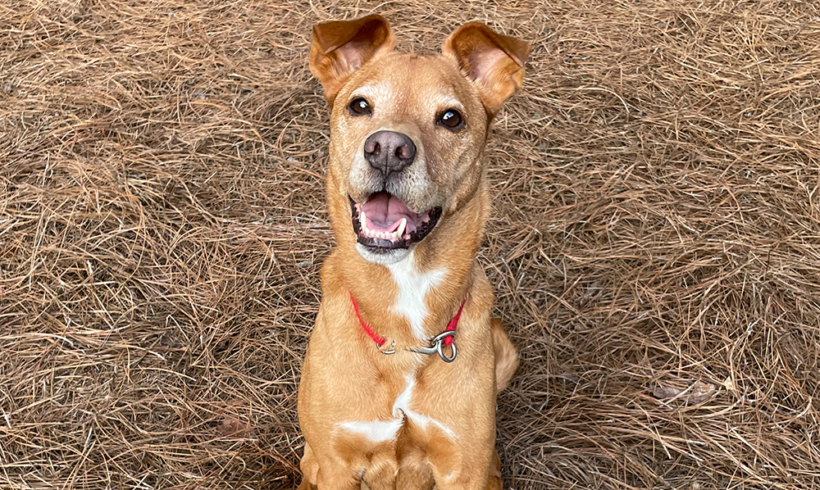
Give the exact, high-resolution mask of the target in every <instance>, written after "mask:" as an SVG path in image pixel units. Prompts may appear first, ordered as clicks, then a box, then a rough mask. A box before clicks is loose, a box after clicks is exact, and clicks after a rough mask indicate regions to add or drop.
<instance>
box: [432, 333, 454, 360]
mask: <svg viewBox="0 0 820 490" xmlns="http://www.w3.org/2000/svg"><path fill="white" fill-rule="evenodd" d="M450 348H452V349H453V355H451V356H450V357H447V355H445V354H444V338H441V339H438V341H437V342H436V352H438V356H439V357H440V358H441V360H442V361H444V362H447V363H450V362H453V361H455V360H456V356H457V355H458V350H456V339H453V343H452V344H450Z"/></svg>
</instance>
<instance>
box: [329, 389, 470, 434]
mask: <svg viewBox="0 0 820 490" xmlns="http://www.w3.org/2000/svg"><path fill="white" fill-rule="evenodd" d="M415 386H416V380H415V379H414V378H413V375H412V374H411V375H409V376H407V385H406V387H405V388H404V391H402V392H401V393H400V394H399V396H397V397H396V401H395V402H393V410H392V415H393V419H392V420H388V421H381V420H374V421H370V422H342V423H341V424H339V427H340V428H341V429H344V430H346V431H349V432H356V433H359V434H363V435H364V436H365V437H367V438H368V439H370V440H371V441H373V442H384V441H389V440H391V439H394V438H395V437H396V434H398V432H399V429H401V427H402V425H404V421H405V419H407V420H409V421H411V422H412V423H414V424H415V425H417V426H418V427H420V428H422V429H426V428H427V427H428V426H430V425H433V426H435V427H438V428H439V429H440V430H441V431H442V432H444V433H445V434H447V436H448V437H450V438H451V439H455V436H456V435H455V433H454V432H453V430H452V429H450V428H449V427H447V426H446V425H444V424H442V423H441V422H439V421H438V420H435V419H433V418H430V417H428V416H426V415H422V414H420V413H416V412H414V411H413V410H412V409H411V408H410V401H411V398H412V396H413V388H414V387H415Z"/></svg>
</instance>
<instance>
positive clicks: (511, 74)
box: [298, 16, 526, 490]
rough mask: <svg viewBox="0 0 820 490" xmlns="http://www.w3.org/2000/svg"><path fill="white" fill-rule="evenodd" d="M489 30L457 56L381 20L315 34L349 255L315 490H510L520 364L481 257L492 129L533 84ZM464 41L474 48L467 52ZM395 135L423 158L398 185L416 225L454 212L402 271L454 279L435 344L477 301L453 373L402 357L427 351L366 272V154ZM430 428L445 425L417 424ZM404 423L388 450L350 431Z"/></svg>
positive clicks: (343, 243) (337, 259) (314, 468)
mask: <svg viewBox="0 0 820 490" xmlns="http://www.w3.org/2000/svg"><path fill="white" fill-rule="evenodd" d="M457 33H458V31H457ZM457 33H456V34H457ZM480 33H481V36H479V37H480V39H478V38H477V37H476V36H461V35H459V36H456V37H455V38H453V37H452V36H451V39H449V40H448V41H447V43H448V44H447V45H448V46H449V48H447V49H446V50H445V51H447V53H446V54H445V55H444V56H435V57H422V56H416V55H412V54H402V53H396V52H394V51H393V44H394V40H393V35H392V33H391V32H390V29H389V26H388V25H387V23H386V21H384V19H382V18H381V17H379V16H368V17H366V18H364V19H359V20H356V21H350V22H334V23H329V24H322V25H319V26H317V27H316V28H315V29H314V45H313V47H312V49H311V70H312V71H313V73H314V74H315V75H316V76H317V78H319V80H320V81H321V82H322V84H323V86H324V87H325V93H326V97H327V98H328V101H329V103H330V104H331V106H332V112H331V123H330V128H331V143H330V154H331V158H330V167H329V169H328V177H327V199H328V207H329V210H330V219H331V224H332V226H333V230H334V233H335V235H336V241H337V247H336V249H335V250H334V251H333V253H332V254H331V255H330V257H328V259H327V261H326V262H325V264H324V266H323V268H322V290H323V298H322V303H321V306H320V309H319V314H318V316H317V318H316V325H315V327H314V329H313V333H312V336H311V339H310V344H309V346H308V351H307V355H306V358H305V362H304V366H303V369H302V379H301V383H300V388H299V401H298V411H299V420H300V424H301V427H302V431H303V433H304V436H305V439H306V441H307V443H306V445H305V452H304V457H303V459H302V463H301V466H302V472H303V475H304V480H303V482H302V485H301V486H300V487H299V488H301V489H310V488H318V489H320V490H324V489H353V488H359V487H360V486H361V485H362V484H366V485H367V486H368V487H369V488H370V489H372V490H382V489H393V488H400V489H408V490H409V489H419V490H421V489H424V490H429V489H431V488H433V487H434V486H435V487H436V488H438V489H439V490H447V489H455V488H458V489H482V490H484V489H488V488H494V489H495V488H499V489H500V488H501V480H500V473H499V464H500V463H499V460H498V456H497V454H496V453H495V450H494V445H495V398H496V393H497V389H501V388H503V387H504V386H506V385H507V383H508V382H509V379H510V377H511V376H512V374H513V372H514V371H515V368H516V367H517V364H518V357H517V354H516V351H515V348H514V347H513V345H512V343H511V342H510V341H509V338H508V337H507V335H506V333H505V332H504V329H503V326H502V325H501V323H500V322H499V321H498V320H492V319H491V316H490V314H491V308H492V305H493V301H494V296H493V291H492V287H491V286H490V284H489V282H488V281H487V278H486V276H485V274H484V272H483V270H482V269H481V268H480V267H479V265H478V264H477V263H476V262H475V255H476V251H477V249H478V246H479V244H480V242H481V239H482V234H483V229H484V223H485V222H486V219H487V215H488V213H489V210H490V194H489V189H488V184H487V181H486V178H485V161H484V160H485V159H484V144H485V140H486V136H487V132H488V127H489V122H490V119H491V118H492V116H493V115H494V114H495V112H496V111H497V110H498V108H500V104H501V103H503V101H504V99H506V98H507V97H508V96H509V95H511V94H512V91H510V90H509V87H508V85H509V84H513V86H514V87H516V88H517V87H518V86H520V76H522V75H523V68H522V67H521V65H522V64H523V59H524V58H523V57H519V58H517V59H513V64H515V65H516V66H518V67H519V68H520V69H519V70H517V71H515V70H513V71H511V70H510V67H509V66H508V65H509V63H510V61H509V60H510V59H512V58H510V55H509V54H508V53H506V51H505V50H504V49H503V48H502V47H499V46H498V43H499V42H501V43H504V42H507V43H510V41H509V40H507V41H504V40H503V39H502V40H501V41H498V39H501V37H499V36H498V35H497V34H495V33H493V32H492V31H491V30H489V29H488V28H487V29H486V30H480ZM454 35H455V34H454ZM494 36H495V37H494ZM462 37H463V39H464V40H469V43H471V46H470V49H467V48H463V47H462V46H461V44H460V42H461V40H460V38H462ZM505 38H506V37H505ZM482 39H483V41H482ZM509 39H512V38H509ZM515 41H516V43H520V44H518V45H516V46H518V47H519V48H520V46H521V45H524V46H526V44H525V43H522V42H521V41H517V40H515ZM465 42H466V41H465ZM482 43H484V44H482ZM462 48H463V49H462ZM476 48H478V49H479V50H480V51H481V52H482V56H486V57H485V58H484V62H483V63H478V64H477V65H476V66H479V68H478V70H479V71H476V69H472V68H471V70H472V72H471V71H468V70H465V69H464V66H465V63H466V60H465V59H461V56H472V55H475V49H476ZM518 51H519V53H518V55H520V54H521V53H520V51H521V50H520V49H519V50H518ZM498 53H501V54H500V55H499V54H498ZM518 55H516V56H518ZM523 56H524V57H525V56H526V53H524V55H523ZM487 60H489V61H487ZM519 72H520V74H521V75H519ZM488 77H489V78H488ZM499 77H502V78H503V77H506V78H507V80H506V81H505V80H502V79H501V78H499ZM487 80H493V82H492V83H490V84H488V83H487ZM491 86H498V90H495V89H493V88H492V87H491ZM357 90H359V91H362V90H364V91H367V93H368V97H369V100H370V101H371V103H372V105H373V107H374V109H373V114H372V117H351V116H350V114H349V113H348V111H347V105H348V104H349V101H350V100H351V98H352V97H355V96H356V95H357ZM513 91H514V90H513ZM488 100H491V101H494V102H491V104H493V106H492V107H490V106H488V105H487V104H488V102H487V101H488ZM450 107H457V108H458V109H459V111H461V112H462V114H463V115H464V117H465V120H466V125H465V128H464V129H463V130H462V131H461V132H459V133H452V132H449V131H448V130H445V129H443V128H441V127H437V126H436V124H435V118H436V115H437V114H438V113H439V112H441V111H443V110H445V109H448V108H450ZM384 128H389V129H393V130H397V131H402V132H404V133H405V134H407V135H408V136H410V137H411V138H412V139H413V141H414V142H415V143H416V146H417V156H416V161H415V162H414V163H413V164H412V165H411V166H410V167H408V168H407V169H406V170H405V171H404V172H403V175H402V177H401V180H400V181H398V182H397V183H396V184H395V185H396V186H398V187H401V189H402V190H403V192H404V194H403V195H404V196H405V197H406V199H405V202H406V203H407V205H408V206H409V207H410V208H411V209H413V210H415V211H417V212H421V210H425V209H430V208H431V207H432V206H433V205H438V206H441V207H442V208H443V215H442V217H441V219H440V220H439V223H438V225H437V227H436V229H435V230H434V231H433V232H432V233H430V235H428V236H427V237H426V238H425V239H424V240H423V241H422V242H420V243H419V244H418V245H416V246H415V249H414V250H413V251H412V253H411V254H410V256H408V257H407V258H406V259H404V260H407V261H412V262H410V263H409V264H411V265H412V271H413V273H414V274H424V273H427V272H430V271H437V270H438V271H444V272H442V274H443V276H442V278H441V280H440V281H439V282H438V283H436V284H435V285H434V287H432V289H431V290H429V291H428V293H427V294H426V296H425V297H424V298H420V300H421V301H423V305H424V306H425V307H426V310H427V316H426V318H425V319H424V322H423V330H424V334H425V335H426V336H428V337H432V336H434V335H436V334H438V333H440V332H441V331H442V330H443V329H444V327H445V325H447V322H448V321H449V320H450V318H452V317H453V315H454V314H455V313H456V311H457V309H458V306H459V304H460V303H461V301H462V299H466V303H465V306H464V311H463V314H462V317H461V321H460V322H459V324H458V330H457V335H456V344H457V346H458V357H457V359H456V360H455V362H453V363H452V364H446V363H444V362H443V361H442V360H441V359H440V358H439V357H438V356H434V355H433V356H424V355H420V354H414V353H411V352H408V351H406V350H404V349H405V348H406V347H420V346H422V345H423V344H424V343H423V342H422V341H420V340H419V339H418V338H416V337H415V336H414V335H413V333H412V329H411V326H410V322H409V321H408V318H407V317H406V316H405V315H403V314H401V312H399V311H396V309H395V306H396V304H397V301H398V299H399V293H400V286H399V285H398V284H397V283H396V282H395V281H394V279H393V275H392V273H391V272H390V269H389V268H388V267H386V266H384V265H380V264H375V263H372V262H368V261H367V260H365V259H364V258H363V257H362V255H360V253H359V252H357V250H356V248H355V244H356V237H355V234H354V232H353V228H352V224H351V210H350V204H349V202H348V196H351V197H352V198H353V199H355V200H357V201H358V202H361V201H363V200H364V199H365V198H366V197H367V196H368V195H369V194H370V193H372V192H376V191H378V190H379V189H378V185H379V184H378V183H377V182H376V181H375V180H376V179H375V176H374V175H373V173H372V172H373V169H372V168H370V167H369V166H368V165H366V164H365V163H363V162H362V160H361V154H362V145H363V142H364V140H365V139H366V138H367V137H368V136H369V135H370V134H372V133H374V132H375V131H378V130H380V129H384ZM391 192H392V191H391ZM349 293H352V295H353V296H354V297H355V298H356V301H357V303H358V305H359V308H360V311H361V314H362V317H363V318H364V319H365V320H366V321H367V322H368V323H369V324H370V325H371V326H372V327H373V328H374V329H375V330H376V331H377V332H378V333H379V334H380V335H382V336H384V337H386V338H388V339H389V343H390V342H393V341H394V342H395V345H396V347H397V348H398V352H397V353H396V354H394V355H385V354H382V353H381V352H379V350H378V349H377V347H376V345H375V344H374V342H373V341H372V340H371V339H370V338H369V337H368V336H367V335H366V334H365V333H364V332H363V330H362V328H361V326H360V325H359V323H358V321H357V319H356V317H355V315H354V311H353V308H352V305H351V302H350V299H349ZM410 381H412V383H413V385H412V390H408V385H409V383H410ZM402 393H410V395H411V397H410V400H411V401H410V402H409V403H410V404H409V405H408V407H409V408H406V410H409V411H410V412H411V413H409V414H408V413H405V412H404V411H403V410H404V409H402V410H399V412H400V413H398V414H395V413H394V410H393V407H394V405H396V404H397V398H398V397H399V396H400V395H401V394H402ZM414 414H415V415H414ZM413 417H416V418H415V419H414V418H413ZM427 418H429V419H431V420H434V421H435V422H430V423H426V422H425V423H420V422H418V421H423V420H427ZM395 420H398V421H399V422H398V423H399V424H401V428H400V429H398V431H397V432H396V435H395V437H394V438H390V439H389V440H383V441H374V440H372V439H370V438H368V437H367V436H365V435H364V434H362V433H358V432H354V431H350V430H346V429H343V428H341V427H342V425H343V424H344V423H345V422H351V421H364V422H367V421H381V422H385V423H392V422H391V421H395Z"/></svg>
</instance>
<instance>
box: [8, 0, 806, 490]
mask: <svg viewBox="0 0 820 490" xmlns="http://www.w3.org/2000/svg"><path fill="white" fill-rule="evenodd" d="M371 11H378V12H380V13H382V14H384V15H386V16H387V17H388V18H389V19H390V20H391V22H392V23H393V25H394V28H395V30H396V32H397V36H398V40H399V45H400V47H401V48H402V49H404V50H410V51H415V52H419V53H432V52H434V51H436V50H438V48H439V46H440V45H441V43H442V41H443V39H444V37H445V36H446V34H448V33H449V32H451V31H452V30H453V29H454V28H456V27H457V26H458V25H459V24H460V23H462V22H464V21H468V20H481V21H486V22H489V23H490V24H491V25H493V26H495V27H497V28H499V29H500V30H502V31H504V32H506V33H511V34H515V35H518V36H520V37H522V38H525V39H528V40H530V41H531V42H532V45H533V52H532V56H531V59H530V61H529V63H528V66H527V69H528V75H527V80H526V82H525V87H524V90H523V92H522V93H521V94H520V95H519V96H517V97H516V98H515V99H513V100H512V101H511V103H510V104H509V105H508V106H507V108H506V109H505V111H504V112H503V113H502V114H501V115H500V116H499V118H498V120H497V123H496V125H495V129H494V131H493V135H492V139H491V142H490V143H489V154H490V156H491V158H492V162H491V164H490V170H489V177H490V179H492V182H493V190H494V204H495V211H494V215H493V218H492V220H491V222H490V223H489V229H488V236H487V239H486V242H485V245H484V246H483V248H482V251H481V258H480V259H481V261H482V263H483V264H485V266H486V269H487V271H488V274H489V276H490V278H491V280H492V282H493V284H495V285H496V287H497V295H498V303H497V306H496V313H497V315H499V316H500V317H501V318H502V319H503V320H504V322H505V323H506V324H507V325H508V326H509V329H510V332H511V337H512V339H513V341H514V343H515V344H516V345H517V346H518V348H519V349H520V351H521V357H522V360H523V362H522V364H521V369H520V371H519V373H518V375H517V376H516V377H515V378H514V381H513V384H512V386H511V389H509V390H508V391H506V392H505V393H503V394H502V395H501V396H500V400H499V410H498V419H499V432H498V433H499V437H498V448H499V451H500V453H501V456H502V459H503V461H504V475H505V478H506V481H507V484H508V486H509V487H511V488H515V489H542V488H595V489H599V488H601V489H628V488H638V489H646V488H657V489H666V488H669V489H672V488H674V489H697V488H700V489H704V488H783V489H798V488H818V487H820V450H819V449H818V446H820V435H819V434H818V426H820V420H818V419H819V418H820V372H818V368H819V367H820V366H819V364H820V195H818V192H817V191H818V188H820V142H819V141H820V134H819V133H818V132H820V10H818V7H817V6H816V3H815V2H813V1H803V2H801V1H797V0H793V1H769V0H760V1H746V2H744V1H734V0H729V1H718V0H715V1H706V2H702V1H700V0H671V1H666V0H644V1H624V2H610V1H604V0H601V1H598V2H593V1H584V0H555V1H543V2H527V3H520V4H515V3H508V4H504V5H503V6H502V5H495V4H491V3H485V2H465V3H443V2H433V1H429V2H425V1H412V2H408V3H390V2H388V3H376V2H341V3H334V2H311V3H279V2H275V1H267V2H262V1H251V0H248V1H245V0H237V1H232V2H216V1H205V0H192V1H181V0H155V1H146V0H107V1H105V2H102V1H28V0H21V1H14V0H3V2H2V5H0V488H4V489H33V488H36V489H45V488H61V489H102V488H116V489H121V488H135V489H192V488H224V489H227V488H249V489H262V488H266V489H267V488H289V487H291V486H292V485H293V484H294V483H295V482H297V481H298V478H299V476H298V473H297V466H296V463H297V460H298V457H299V454H300V452H301V445H302V439H301V437H300V436H299V431H298V427H297V422H296V417H295V407H296V394H295V390H296V386H297V381H298V378H299V366H300V360H301V359H302V356H303V354H304V349H305V344H306V340H307V336H308V333H309V331H310V327H311V324H312V322H313V319H314V316H315V314H316V311H317V305H318V303H319V299H320V288H319V277H318V270H319V267H320V266H321V263H322V260H323V258H324V257H326V256H327V253H328V251H329V250H330V248H331V246H332V238H331V235H330V232H329V228H328V223H327V214H326V212H325V210H324V207H323V199H324V196H323V190H322V184H321V182H322V178H323V174H324V172H325V168H326V165H327V152H326V145H327V108H326V105H325V103H324V101H323V99H322V97H321V89H320V87H319V85H318V83H317V82H316V81H315V80H313V79H312V78H311V76H310V74H309V72H308V70H307V53H308V48H309V45H308V43H309V37H310V29H311V26H312V25H313V24H314V23H315V22H317V21H320V20H328V19H335V18H343V17H346V18H350V17H354V16H359V15H364V14H367V13H370V12H371Z"/></svg>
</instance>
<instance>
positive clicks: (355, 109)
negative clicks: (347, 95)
mask: <svg viewBox="0 0 820 490" xmlns="http://www.w3.org/2000/svg"><path fill="white" fill-rule="evenodd" d="M347 108H348V109H350V113H351V114H353V115H354V116H364V115H365V114H370V113H371V112H372V110H371V109H370V104H368V103H367V101H366V100H364V99H363V98H361V97H356V98H355V99H353V100H352V101H351V102H350V105H348V106H347Z"/></svg>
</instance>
